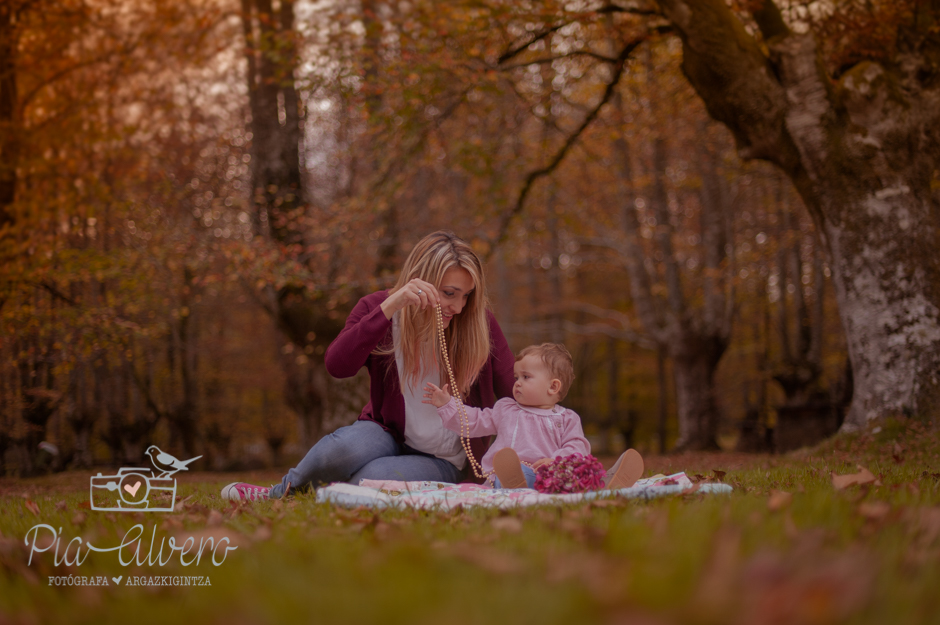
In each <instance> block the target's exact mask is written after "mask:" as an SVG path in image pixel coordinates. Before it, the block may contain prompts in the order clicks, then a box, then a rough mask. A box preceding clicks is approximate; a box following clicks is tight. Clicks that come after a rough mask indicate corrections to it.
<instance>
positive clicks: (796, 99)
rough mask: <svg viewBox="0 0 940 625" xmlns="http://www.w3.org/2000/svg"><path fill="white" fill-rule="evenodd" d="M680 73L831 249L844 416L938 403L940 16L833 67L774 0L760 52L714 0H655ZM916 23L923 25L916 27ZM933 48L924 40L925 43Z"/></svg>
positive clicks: (765, 10) (852, 422) (866, 416)
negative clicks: (833, 70) (846, 404)
mask: <svg viewBox="0 0 940 625" xmlns="http://www.w3.org/2000/svg"><path fill="white" fill-rule="evenodd" d="M660 6H661V7H662V8H663V10H664V13H665V15H666V17H667V18H668V19H669V20H670V21H671V22H672V23H673V24H674V26H675V27H676V29H677V31H678V32H679V34H680V36H681V37H682V41H683V50H684V54H683V70H684V72H685V74H686V76H687V77H688V78H689V81H690V82H691V83H692V85H693V87H694V88H695V89H696V90H697V91H698V93H699V95H701V97H702V99H703V100H704V102H705V104H706V106H707V108H708V110H709V113H710V114H711V115H712V116H713V117H715V118H716V119H718V120H719V121H722V122H724V123H725V124H726V125H727V126H728V127H729V128H730V129H731V131H732V132H733V133H734V134H735V137H736V139H737V142H738V148H739V152H740V153H741V156H742V157H744V158H760V159H764V160H768V161H770V162H773V163H775V164H777V165H778V166H780V167H781V168H782V169H783V171H784V172H786V174H787V175H788V176H789V177H790V179H791V180H792V181H793V183H794V185H795V187H796V189H797V190H798V191H799V193H800V195H801V196H802V197H803V200H804V202H805V203H806V205H807V207H808V208H809V210H810V213H811V214H812V216H813V218H814V220H815V222H816V225H817V227H818V230H819V231H820V233H821V234H822V236H823V238H824V240H825V243H826V244H827V247H828V250H829V253H830V266H831V269H832V273H833V283H834V285H835V291H836V299H837V301H838V303H839V314H840V316H841V319H842V323H843V326H844V328H845V334H846V341H847V344H848V351H849V358H850V359H851V363H852V371H853V375H854V379H855V395H854V397H853V400H852V407H851V409H850V410H849V414H848V416H847V418H846V420H845V423H844V425H843V429H844V430H848V431H851V430H855V429H858V428H860V427H862V426H864V425H865V424H866V423H868V422H869V421H870V420H872V419H876V418H879V417H882V416H887V415H891V414H898V413H911V414H919V415H923V416H925V417H926V416H927V415H932V414H936V412H937V411H938V410H940V255H938V254H937V253H936V250H937V249H938V243H940V240H938V239H940V210H938V201H937V198H936V197H935V196H934V192H933V191H932V190H931V178H932V177H933V176H935V175H936V174H935V172H936V171H937V167H938V163H940V86H938V85H937V83H936V81H935V80H934V79H933V77H934V76H936V75H937V71H938V68H937V66H936V62H935V60H934V58H933V57H932V56H931V53H930V52H929V51H930V50H932V49H934V48H935V44H936V36H935V35H933V34H931V33H930V29H931V28H935V27H936V24H937V21H938V15H937V11H936V9H934V8H931V6H930V5H928V6H923V7H919V8H918V9H917V10H918V11H921V10H923V11H925V12H928V15H926V16H925V18H924V19H923V20H920V21H922V22H923V23H924V25H918V24H914V25H913V26H911V27H910V30H909V31H905V32H899V33H898V52H897V53H896V54H895V58H894V59H893V60H891V62H888V63H883V64H879V63H876V62H872V61H863V62H861V63H858V64H856V65H855V66H854V67H852V68H850V69H849V70H848V71H846V72H844V73H843V74H841V76H839V77H838V78H834V77H831V76H829V74H828V73H827V71H826V69H825V67H824V65H823V62H822V60H821V58H820V54H819V51H818V48H817V44H816V41H815V38H814V35H813V34H812V33H811V32H808V33H794V32H791V31H790V30H789V28H788V27H787V26H786V24H785V23H784V22H783V20H782V18H781V17H780V12H779V10H778V9H777V7H776V5H775V4H774V2H773V1H772V0H764V1H763V2H762V3H761V7H760V9H759V10H757V11H756V12H755V14H754V17H755V19H756V21H757V23H758V26H759V27H760V29H761V32H762V34H763V37H764V39H765V42H766V49H767V50H769V54H767V55H765V53H764V52H763V50H762V47H761V45H760V44H759V43H758V41H757V40H756V39H755V38H754V37H753V36H751V35H750V34H748V33H747V32H746V31H745V29H744V27H743V25H742V24H741V22H740V21H739V20H738V18H737V17H736V16H735V15H733V14H732V12H731V11H730V9H729V8H728V6H727V5H726V3H725V2H724V0H696V1H695V2H691V1H690V0H662V1H661V2H660ZM918 29H920V30H918ZM931 46H933V47H931Z"/></svg>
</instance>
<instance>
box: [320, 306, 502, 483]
mask: <svg viewBox="0 0 940 625" xmlns="http://www.w3.org/2000/svg"><path fill="white" fill-rule="evenodd" d="M387 297H388V291H377V292H375V293H372V294H371V295H366V296H365V297H363V298H362V299H360V300H359V302H358V303H357V304H356V306H355V307H354V308H353V309H352V312H350V313H349V318H348V319H346V326H345V327H344V328H343V330H342V331H341V332H340V333H339V336H337V337H336V339H334V341H333V342H332V343H330V346H329V347H328V348H327V350H326V356H325V361H326V370H327V371H329V373H330V375H332V376H333V377H334V378H350V377H352V376H354V375H356V373H357V372H358V371H359V369H361V368H362V367H363V366H364V367H366V368H367V369H368V370H369V378H370V389H369V397H370V400H369V403H368V404H366V406H365V408H363V409H362V414H360V415H359V420H360V421H373V422H375V423H378V424H379V425H381V426H382V428H383V429H384V430H385V431H386V432H388V433H390V434H391V435H392V436H393V437H394V438H395V440H396V441H397V442H398V443H404V442H405V399H404V397H402V394H401V386H400V382H399V379H398V367H397V366H396V365H395V357H394V355H387V356H376V355H374V354H372V351H373V350H375V348H376V347H378V346H379V345H387V344H391V342H392V322H391V320H389V319H386V318H385V313H384V312H382V306H381V305H382V302H384V301H385V299H386V298H387ZM486 316H487V319H488V321H489V324H490V356H489V358H487V359H486V364H484V365H483V369H482V370H480V375H479V377H478V378H477V381H476V382H474V384H473V386H471V387H470V393H469V394H468V396H467V398H466V403H467V405H468V406H475V407H477V408H492V407H493V404H495V403H496V400H497V399H502V398H503V397H511V396H512V386H513V383H514V377H513V364H514V363H515V357H514V356H513V353H512V350H511V349H509V343H507V342H506V337H505V336H503V331H502V330H500V328H499V324H498V323H496V317H495V316H494V315H493V313H492V312H490V311H489V310H487V311H486ZM488 447H489V437H486V438H473V439H470V450H471V451H472V452H473V455H474V456H475V457H476V459H477V460H478V461H479V460H481V459H482V458H483V454H484V453H485V452H486V449H487V448H488ZM471 477H472V473H471Z"/></svg>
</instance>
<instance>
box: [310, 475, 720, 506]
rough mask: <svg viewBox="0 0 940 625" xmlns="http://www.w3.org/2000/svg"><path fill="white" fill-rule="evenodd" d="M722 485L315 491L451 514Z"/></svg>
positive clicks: (340, 499)
mask: <svg viewBox="0 0 940 625" xmlns="http://www.w3.org/2000/svg"><path fill="white" fill-rule="evenodd" d="M731 491H732V488H731V486H729V485H728V484H714V483H708V484H693V483H692V480H690V479H689V478H688V476H686V474H685V473H676V474H673V475H657V476H654V477H651V478H646V479H642V480H639V481H637V483H636V484H635V485H634V486H632V487H630V488H622V489H619V490H595V491H589V492H586V493H576V494H564V495H545V494H542V493H539V492H538V491H535V490H531V489H528V488H517V489H494V488H486V487H483V486H479V485H477V484H445V483H443V482H399V481H394V480H362V481H360V483H359V485H358V486H356V485H353V484H344V483H336V484H331V485H330V486H326V487H324V488H321V489H319V490H318V491H317V501H318V502H330V503H334V504H336V505H340V506H345V507H349V508H354V507H357V506H366V507H369V508H417V509H436V510H445V511H446V510H451V509H453V508H456V507H458V506H486V507H492V508H515V507H521V506H535V505H546V504H565V503H578V502H581V501H589V500H592V499H609V498H616V497H624V498H627V499H652V498H654V497H662V496H665V495H676V494H682V493H689V492H696V493H730V492H731Z"/></svg>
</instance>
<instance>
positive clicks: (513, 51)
mask: <svg viewBox="0 0 940 625" xmlns="http://www.w3.org/2000/svg"><path fill="white" fill-rule="evenodd" d="M573 21H574V20H571V21H568V22H562V23H561V24H556V25H555V26H551V27H549V28H544V29H542V30H540V31H539V32H537V33H535V35H534V36H533V37H532V38H531V39H529V40H528V41H526V42H525V43H521V44H519V45H518V46H516V47H515V48H510V49H509V50H507V51H506V52H503V53H502V54H501V55H500V57H499V58H498V59H496V64H497V65H502V64H503V63H505V62H506V61H508V60H509V59H511V58H513V57H514V56H516V55H517V54H519V53H521V52H523V51H525V49H526V48H528V47H529V46H531V45H532V44H533V43H535V42H537V41H541V40H542V39H545V38H546V37H548V36H549V35H551V34H552V33H554V32H556V31H559V30H561V29H562V28H564V27H565V26H567V25H568V24H570V23H571V22H573Z"/></svg>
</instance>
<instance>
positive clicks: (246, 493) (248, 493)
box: [222, 482, 271, 501]
mask: <svg viewBox="0 0 940 625" xmlns="http://www.w3.org/2000/svg"><path fill="white" fill-rule="evenodd" d="M270 490H271V489H270V488H267V487H265V486H255V485H254V484H246V483H244V482H232V483H231V484H229V485H228V486H226V487H225V488H223V489H222V499H229V500H231V501H260V500H262V499H268V491H270Z"/></svg>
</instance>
